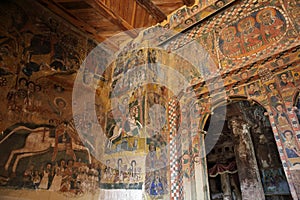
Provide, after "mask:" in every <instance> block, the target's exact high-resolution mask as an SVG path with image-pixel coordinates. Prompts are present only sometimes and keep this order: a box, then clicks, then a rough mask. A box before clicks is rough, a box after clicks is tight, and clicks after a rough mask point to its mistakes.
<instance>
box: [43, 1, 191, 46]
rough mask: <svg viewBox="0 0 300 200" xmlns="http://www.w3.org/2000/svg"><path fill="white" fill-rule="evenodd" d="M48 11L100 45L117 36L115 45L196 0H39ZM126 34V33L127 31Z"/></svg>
mask: <svg viewBox="0 0 300 200" xmlns="http://www.w3.org/2000/svg"><path fill="white" fill-rule="evenodd" d="M38 2H39V3H41V4H42V5H43V6H45V7H46V8H48V9H50V10H51V11H52V12H54V13H55V14H57V15H59V16H60V17H62V18H64V19H65V20H67V21H68V22H69V23H71V24H72V25H74V26H75V27H77V28H79V29H80V30H82V31H83V32H85V33H87V34H88V35H89V36H90V37H92V38H94V39H95V40H96V41H98V42H102V41H104V40H105V39H107V38H110V37H111V36H113V35H115V34H118V33H120V34H119V35H118V39H117V40H116V39H114V41H113V44H112V45H115V46H116V47H118V46H119V44H120V43H122V42H123V41H125V40H128V39H130V38H135V37H136V36H137V35H138V30H136V29H137V28H143V27H150V26H152V25H155V24H157V23H159V22H162V21H163V20H165V19H167V15H169V14H170V13H172V12H173V11H175V10H177V9H178V8H180V7H182V6H184V5H187V6H191V5H193V4H194V3H195V0H38ZM124 31H125V32H124Z"/></svg>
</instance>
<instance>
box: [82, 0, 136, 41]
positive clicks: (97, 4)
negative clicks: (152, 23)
mask: <svg viewBox="0 0 300 200" xmlns="http://www.w3.org/2000/svg"><path fill="white" fill-rule="evenodd" d="M85 2H86V3H87V4H89V5H90V6H92V7H93V8H95V10H96V11H98V13H99V14H101V15H103V16H104V17H106V18H108V20H110V21H111V22H112V23H113V24H115V25H117V26H119V27H120V29H122V30H123V31H127V33H128V35H130V36H131V37H136V36H137V35H138V32H137V31H136V30H134V27H133V26H131V25H130V24H129V23H128V22H127V21H125V20H124V19H123V18H122V17H120V16H119V15H118V14H116V13H115V12H113V11H112V10H111V9H110V8H108V7H107V6H106V5H105V4H104V3H103V2H102V1H100V0H87V1H85Z"/></svg>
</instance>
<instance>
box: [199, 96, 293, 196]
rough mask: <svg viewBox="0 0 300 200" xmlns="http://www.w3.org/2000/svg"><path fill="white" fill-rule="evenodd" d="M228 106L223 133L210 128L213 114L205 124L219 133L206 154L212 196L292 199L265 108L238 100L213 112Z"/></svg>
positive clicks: (216, 113)
mask: <svg viewBox="0 0 300 200" xmlns="http://www.w3.org/2000/svg"><path fill="white" fill-rule="evenodd" d="M225 106H226V109H227V113H226V117H225V123H224V127H223V130H222V133H221V134H220V133H214V132H213V131H210V129H208V126H209V123H210V117H209V118H208V120H207V121H206V124H205V127H204V131H208V133H207V134H215V135H218V136H219V137H218V138H216V139H217V140H218V141H217V143H216V145H215V146H214V148H213V149H212V150H211V151H210V152H207V157H206V158H207V170H208V174H209V178H208V179H209V188H210V197H211V199H228V200H239V199H248V197H249V198H250V199H267V200H273V199H280V200H289V199H292V197H291V195H290V191H289V186H288V184H287V180H286V176H285V173H284V171H283V167H282V163H281V161H280V157H279V153H278V149H277V146H276V142H275V139H274V135H273V132H272V127H271V124H270V122H269V119H268V117H267V116H265V112H266V111H265V109H264V108H263V107H262V106H261V105H259V104H258V103H255V102H249V101H246V100H240V99H239V100H238V101H231V102H230V103H228V104H227V105H223V106H219V107H217V108H215V109H214V111H213V113H214V115H218V113H219V110H222V109H224V107H225ZM210 126H211V125H210ZM212 130H213V129H212ZM255 195H256V196H255Z"/></svg>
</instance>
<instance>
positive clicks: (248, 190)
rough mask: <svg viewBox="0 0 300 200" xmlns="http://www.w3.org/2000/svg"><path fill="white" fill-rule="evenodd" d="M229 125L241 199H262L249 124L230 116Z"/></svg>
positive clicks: (261, 188) (262, 194)
mask: <svg viewBox="0 0 300 200" xmlns="http://www.w3.org/2000/svg"><path fill="white" fill-rule="evenodd" d="M229 126H230V129H231V130H232V134H233V137H234V143H235V154H236V163H237V166H238V169H239V179H240V183H241V191H242V199H244V200H248V199H249V200H252V199H260V200H264V199H265V195H264V191H263V187H262V184H261V181H260V175H259V170H258V166H257V162H256V158H255V153H254V149H253V144H252V140H251V136H250V130H249V128H250V126H249V124H248V123H246V122H245V121H243V120H241V119H239V118H232V119H231V120H230V121H229Z"/></svg>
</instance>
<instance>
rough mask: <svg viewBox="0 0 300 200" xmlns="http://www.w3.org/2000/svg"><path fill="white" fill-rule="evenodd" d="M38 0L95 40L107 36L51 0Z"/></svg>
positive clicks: (103, 39) (110, 44)
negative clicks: (100, 33)
mask: <svg viewBox="0 0 300 200" xmlns="http://www.w3.org/2000/svg"><path fill="white" fill-rule="evenodd" d="M38 2H39V3H40V4H41V5H42V6H44V7H45V8H48V9H49V10H50V11H52V12H53V13H55V14H56V15H58V16H60V17H62V18H63V19H65V20H66V21H68V22H69V23H70V24H72V25H73V26H75V27H77V28H78V29H79V30H81V31H83V32H84V33H86V34H87V35H88V36H89V37H91V38H93V39H95V40H96V41H98V42H103V41H105V40H106V39H107V38H105V37H102V36H101V35H99V34H98V32H97V30H96V29H95V28H93V27H92V26H90V25H89V24H87V23H86V22H84V21H82V20H80V19H78V18H76V17H75V16H73V15H71V14H69V13H68V11H67V10H65V9H64V8H62V7H60V6H58V5H56V4H55V3H53V2H52V1H51V0H38ZM106 43H108V45H109V46H111V47H112V48H113V49H119V47H117V46H116V45H115V44H113V43H111V42H107V41H106Z"/></svg>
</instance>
